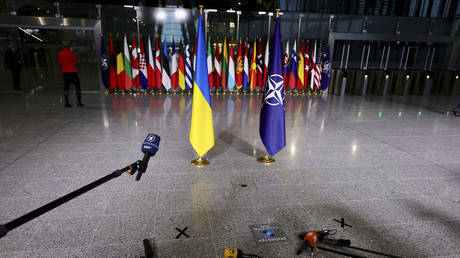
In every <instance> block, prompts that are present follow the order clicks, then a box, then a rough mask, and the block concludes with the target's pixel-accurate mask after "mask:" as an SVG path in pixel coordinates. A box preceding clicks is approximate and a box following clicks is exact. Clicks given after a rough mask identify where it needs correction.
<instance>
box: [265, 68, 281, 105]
mask: <svg viewBox="0 0 460 258" xmlns="http://www.w3.org/2000/svg"><path fill="white" fill-rule="evenodd" d="M283 86H284V79H283V76H281V75H279V74H272V75H271V76H270V77H269V78H268V89H267V93H266V94H265V99H264V101H265V103H267V104H268V105H270V106H278V105H283V103H284V99H283V94H282V91H283V90H284V87H283Z"/></svg>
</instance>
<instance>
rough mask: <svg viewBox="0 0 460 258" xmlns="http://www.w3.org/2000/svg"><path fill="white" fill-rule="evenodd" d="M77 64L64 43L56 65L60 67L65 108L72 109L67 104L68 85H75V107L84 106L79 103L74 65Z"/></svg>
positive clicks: (78, 81) (76, 74)
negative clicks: (62, 77)
mask: <svg viewBox="0 0 460 258" xmlns="http://www.w3.org/2000/svg"><path fill="white" fill-rule="evenodd" d="M76 63H78V59H77V57H76V56H75V54H74V53H73V51H72V50H70V49H69V47H68V44H67V43H64V49H63V50H61V51H59V54H58V65H59V66H61V67H62V70H61V71H62V75H63V76H64V99H65V107H72V105H70V103H69V86H70V84H71V83H72V84H74V85H75V92H76V94H77V105H78V106H79V107H82V106H84V105H83V103H81V90H80V78H79V77H78V73H77V68H76V67H75V64H76Z"/></svg>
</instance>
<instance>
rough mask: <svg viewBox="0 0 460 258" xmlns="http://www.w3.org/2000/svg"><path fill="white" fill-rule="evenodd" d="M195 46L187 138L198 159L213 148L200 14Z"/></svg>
mask: <svg viewBox="0 0 460 258" xmlns="http://www.w3.org/2000/svg"><path fill="white" fill-rule="evenodd" d="M196 45H197V46H196V67H195V77H194V78H195V81H194V84H193V103H192V123H191V125H190V136H189V138H190V143H191V144H192V147H193V149H195V151H196V152H197V153H198V155H200V157H203V155H204V154H206V152H208V151H209V150H210V149H211V148H212V147H213V146H214V125H213V122H212V108H211V94H210V93H209V88H210V87H209V79H208V66H207V62H206V61H207V60H206V45H205V41H204V31H203V15H202V14H200V20H199V22H198V39H197V44H196Z"/></svg>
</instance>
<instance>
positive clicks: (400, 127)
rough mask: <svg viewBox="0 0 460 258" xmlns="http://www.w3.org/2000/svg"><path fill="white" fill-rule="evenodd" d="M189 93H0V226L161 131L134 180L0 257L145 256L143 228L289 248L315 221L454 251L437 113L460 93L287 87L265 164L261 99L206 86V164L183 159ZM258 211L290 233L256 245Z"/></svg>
mask: <svg viewBox="0 0 460 258" xmlns="http://www.w3.org/2000/svg"><path fill="white" fill-rule="evenodd" d="M74 99H75V98H74V97H72V101H73V104H74V103H75V100H74ZM191 100H192V97H191V96H181V95H162V96H159V95H154V96H151V95H148V96H129V95H125V96H113V95H110V96H105V95H103V94H84V95H83V101H84V103H85V104H86V106H85V107H84V108H77V107H74V108H71V109H64V108H63V100H62V97H61V96H59V95H51V94H49V93H46V92H44V91H33V92H29V93H26V94H9V93H3V94H0V108H1V110H2V114H1V116H0V223H6V222H8V221H10V220H12V219H14V218H16V217H18V216H20V215H22V214H24V213H26V212H28V211H30V210H32V209H34V208H37V207H39V206H41V205H43V204H45V203H47V202H49V201H51V200H54V199H56V198H58V197H59V196H61V195H63V194H65V193H68V192H70V191H72V190H74V189H76V188H78V187H81V186H83V185H86V184H88V183H90V182H92V181H94V180H96V179H98V178H100V177H102V176H105V175H107V174H109V173H110V172H111V171H113V170H115V169H117V168H120V167H122V166H124V165H126V164H127V163H128V162H132V161H135V160H137V159H140V158H141V157H142V154H141V152H140V145H141V143H142V141H143V139H144V138H145V136H146V135H147V133H150V132H153V133H156V134H159V135H160V136H161V137H162V140H161V144H160V150H159V152H158V153H157V155H156V156H155V157H153V158H151V160H150V166H149V168H148V170H147V173H146V174H145V175H144V176H143V177H142V179H141V181H135V180H134V178H133V177H130V176H128V175H126V174H124V175H122V176H121V177H119V178H116V179H114V180H112V181H110V182H108V183H106V184H104V185H102V186H101V187H99V188H97V189H94V190H92V191H90V192H88V193H86V194H85V195H83V196H80V197H78V198H77V199H75V200H73V201H71V202H69V203H67V204H65V205H63V206H61V207H59V208H57V209H55V210H53V211H52V212H49V213H47V214H45V215H43V216H41V217H39V218H38V219H36V220H33V221H31V222H29V223H27V224H25V225H24V226H21V227H19V228H17V229H15V230H13V231H11V232H9V233H8V235H7V236H6V237H4V238H2V239H0V257H140V256H142V255H143V245H142V240H143V239H149V240H150V241H151V242H152V243H153V244H154V249H155V252H156V253H157V254H158V255H159V257H213V258H214V257H223V250H224V249H225V248H232V247H235V248H239V249H241V250H243V251H244V252H245V253H252V254H257V255H259V256H262V257H294V256H295V252H296V250H297V248H298V247H299V246H300V245H301V241H299V240H298V238H297V235H298V234H299V233H301V232H305V231H307V230H314V229H316V230H319V229H323V228H324V229H331V228H336V229H337V230H338V232H337V235H336V236H335V237H337V238H348V239H351V240H352V244H353V245H355V246H359V247H363V248H367V249H373V250H377V251H382V252H386V253H392V254H395V255H399V256H404V257H440V256H444V257H446V256H448V257H458V256H460V233H459V232H460V159H459V157H460V118H459V117H454V116H453V115H452V114H449V113H447V111H448V110H450V109H451V108H452V107H453V106H454V104H455V105H456V104H458V103H456V102H458V99H454V98H449V97H432V98H431V99H430V100H426V99H422V98H420V97H410V98H407V99H403V98H401V97H391V96H389V97H387V98H386V99H384V98H382V97H377V96H368V97H366V98H365V99H363V98H361V97H356V96H346V97H345V98H340V97H336V96H328V97H318V96H312V97H308V96H286V131H287V146H286V148H285V149H284V150H283V151H281V152H280V153H278V155H276V156H275V158H276V162H275V163H274V164H272V165H269V166H267V165H262V164H260V163H257V162H256V160H255V159H256V157H258V156H261V155H262V154H263V153H264V151H263V146H262V144H261V142H260V138H259V136H258V130H259V129H258V126H259V111H260V103H261V96H257V95H256V96H249V95H240V96H231V97H229V96H221V95H220V96H213V97H212V101H213V113H214V125H215V135H216V145H215V147H214V148H213V149H212V150H211V151H210V152H209V153H208V155H207V157H208V159H209V160H210V161H211V164H210V165H209V166H208V167H205V168H195V167H192V166H191V165H190V160H192V159H194V158H195V154H194V151H193V149H192V147H191V145H190V143H189V142H188V130H189V126H190V114H191V112H190V111H191V106H192V105H191V104H192V103H191ZM74 106H75V105H74ZM242 185H247V186H246V187H242ZM340 218H344V219H345V222H346V223H348V224H351V225H352V226H353V227H352V228H345V229H342V228H340V225H339V224H338V223H336V222H334V221H333V219H340ZM262 223H278V224H280V225H281V227H282V230H284V231H285V232H286V234H287V237H288V239H287V241H283V242H274V243H266V244H257V243H256V242H255V241H254V239H253V236H252V234H251V232H250V230H249V225H254V224H262ZM185 227H187V229H186V231H185V233H186V234H187V235H188V236H189V238H187V237H186V236H184V235H182V236H180V237H179V239H176V236H177V235H178V234H179V231H178V230H176V228H178V229H181V230H182V229H184V228H185ZM303 256H304V257H309V256H310V255H309V254H306V253H304V254H303ZM318 257H334V256H333V255H331V254H329V253H325V252H323V251H321V252H320V253H319V255H318Z"/></svg>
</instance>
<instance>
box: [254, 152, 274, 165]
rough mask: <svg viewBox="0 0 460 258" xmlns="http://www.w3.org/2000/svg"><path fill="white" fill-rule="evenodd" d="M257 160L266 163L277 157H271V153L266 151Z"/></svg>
mask: <svg viewBox="0 0 460 258" xmlns="http://www.w3.org/2000/svg"><path fill="white" fill-rule="evenodd" d="M257 161H258V162H260V163H264V164H271V163H273V162H275V159H274V158H272V157H270V155H268V153H267V152H265V155H263V156H262V157H259V158H258V159H257Z"/></svg>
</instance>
